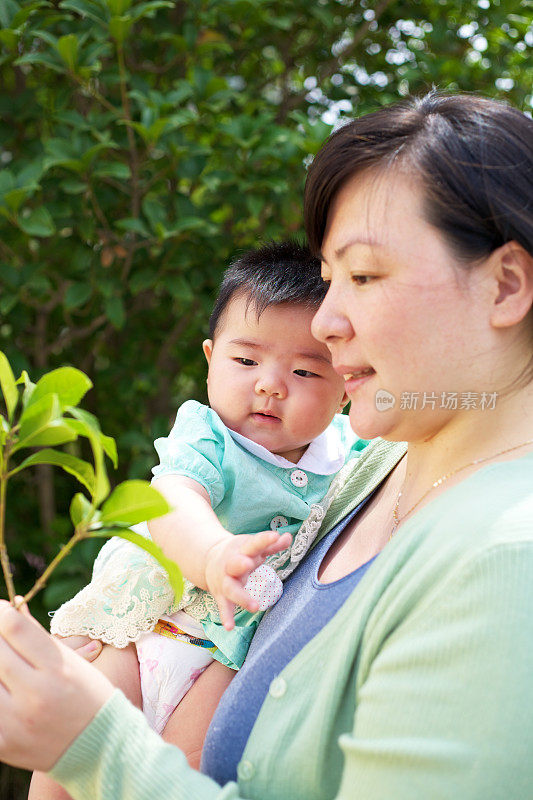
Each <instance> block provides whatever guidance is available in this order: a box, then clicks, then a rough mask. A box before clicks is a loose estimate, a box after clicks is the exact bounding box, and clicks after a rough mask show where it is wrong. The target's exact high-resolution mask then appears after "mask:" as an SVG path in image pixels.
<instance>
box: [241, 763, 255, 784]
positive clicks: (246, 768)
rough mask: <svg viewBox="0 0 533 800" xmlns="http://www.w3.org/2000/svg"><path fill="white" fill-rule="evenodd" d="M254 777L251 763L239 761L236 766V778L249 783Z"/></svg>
mask: <svg viewBox="0 0 533 800" xmlns="http://www.w3.org/2000/svg"><path fill="white" fill-rule="evenodd" d="M254 775H255V767H254V765H253V764H252V762H251V761H246V760H245V761H239V763H238V765H237V777H238V778H239V779H240V780H241V781H249V780H250V778H253V776H254Z"/></svg>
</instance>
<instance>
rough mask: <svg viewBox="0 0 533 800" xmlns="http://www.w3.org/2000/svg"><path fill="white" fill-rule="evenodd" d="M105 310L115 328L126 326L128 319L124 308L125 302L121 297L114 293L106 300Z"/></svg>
mask: <svg viewBox="0 0 533 800" xmlns="http://www.w3.org/2000/svg"><path fill="white" fill-rule="evenodd" d="M104 311H105V315H106V317H107V318H108V320H109V321H110V322H111V324H112V325H113V326H114V327H115V328H117V329H118V330H120V328H122V327H123V326H124V322H125V321H126V312H125V310H124V303H123V302H122V298H121V297H117V296H116V295H113V297H110V298H108V299H107V300H105V301H104Z"/></svg>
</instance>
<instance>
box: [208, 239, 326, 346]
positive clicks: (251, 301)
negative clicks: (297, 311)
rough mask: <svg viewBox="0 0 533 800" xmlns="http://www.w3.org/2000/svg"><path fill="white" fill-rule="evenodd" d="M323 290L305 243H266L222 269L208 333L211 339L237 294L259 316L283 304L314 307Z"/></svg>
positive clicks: (324, 288)
mask: <svg viewBox="0 0 533 800" xmlns="http://www.w3.org/2000/svg"><path fill="white" fill-rule="evenodd" d="M326 291H327V286H326V284H325V283H324V281H323V280H322V278H321V277H320V260H319V259H318V258H315V257H314V256H312V255H311V251H310V250H309V248H308V247H307V246H305V245H303V244H300V243H299V242H297V241H295V240H287V241H283V242H268V243H267V244H265V245H263V246H262V247H259V248H258V249H254V250H248V251H247V252H246V253H244V254H243V255H242V256H241V257H240V258H238V259H237V260H236V261H234V262H233V263H232V264H230V266H229V267H228V268H227V270H226V271H225V273H224V277H223V278H222V283H221V284H220V291H219V293H218V297H217V299H216V301H215V305H214V307H213V311H212V312H211V316H210V318H209V336H210V338H211V339H214V338H215V334H216V331H217V328H218V326H219V325H220V323H221V320H222V318H223V316H224V312H225V310H226V308H227V307H228V305H229V303H230V301H231V300H232V299H233V298H234V297H235V296H237V295H241V296H242V295H244V296H246V297H247V300H248V302H247V306H246V309H247V310H248V308H250V306H253V308H254V310H255V313H256V314H257V318H258V319H259V317H260V316H261V314H262V313H263V311H265V310H266V309H267V308H268V306H279V305H282V304H285V303H286V304H294V305H300V306H304V307H305V308H310V309H314V308H318V306H319V305H320V303H321V302H322V300H323V299H324V296H325V294H326Z"/></svg>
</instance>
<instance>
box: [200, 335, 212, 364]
mask: <svg viewBox="0 0 533 800" xmlns="http://www.w3.org/2000/svg"><path fill="white" fill-rule="evenodd" d="M202 350H203V351H204V356H205V360H206V361H207V363H208V364H210V363H211V355H212V354H213V340H212V339H204V341H203V342H202Z"/></svg>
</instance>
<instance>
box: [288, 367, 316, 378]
mask: <svg viewBox="0 0 533 800" xmlns="http://www.w3.org/2000/svg"><path fill="white" fill-rule="evenodd" d="M294 374H295V375H299V376H300V377H301V378H318V377H319V376H318V375H317V374H316V372H311V371H310V370H308V369H295V370H294Z"/></svg>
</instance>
